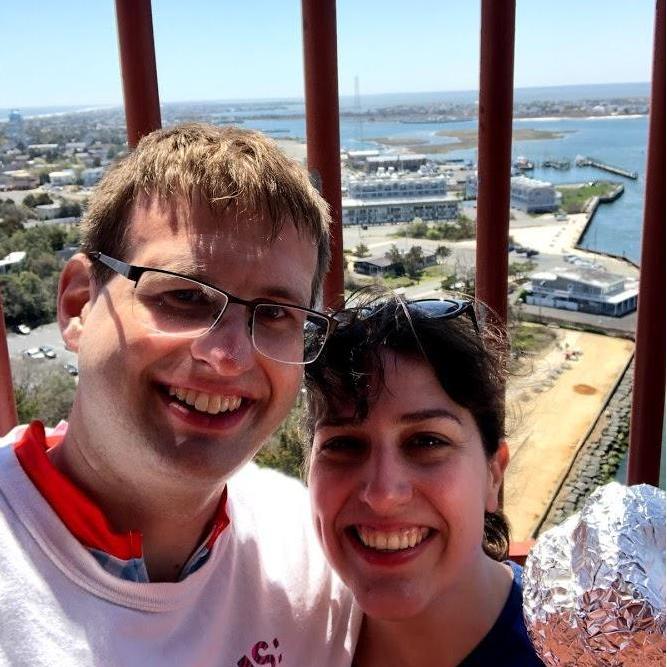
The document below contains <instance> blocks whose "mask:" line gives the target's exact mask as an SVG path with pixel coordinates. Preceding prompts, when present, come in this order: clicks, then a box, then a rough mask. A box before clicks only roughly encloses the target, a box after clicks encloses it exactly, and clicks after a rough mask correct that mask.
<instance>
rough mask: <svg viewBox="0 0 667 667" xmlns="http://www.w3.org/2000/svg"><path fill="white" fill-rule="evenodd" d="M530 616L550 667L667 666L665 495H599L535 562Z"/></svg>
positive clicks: (644, 489) (546, 536)
mask: <svg viewBox="0 0 667 667" xmlns="http://www.w3.org/2000/svg"><path fill="white" fill-rule="evenodd" d="M523 609H524V617H525V620H526V627H527V628H528V632H529V634H530V637H531V639H532V641H533V644H534V646H535V649H536V651H537V653H538V655H539V656H540V657H541V658H542V660H543V661H544V663H545V665H547V666H548V667H551V666H552V665H558V666H559V667H598V666H605V667H606V666H607V665H624V666H625V667H634V666H635V665H637V666H638V665H641V667H654V666H655V667H658V666H659V665H660V666H664V665H665V493H664V492H663V491H661V490H660V489H656V488H654V487H652V486H648V485H646V484H640V485H638V486H631V487H625V486H622V485H620V484H617V483H616V482H614V483H612V484H607V485H606V486H603V487H601V488H599V489H597V490H596V491H595V492H593V493H592V494H591V496H590V497H589V498H588V499H587V501H586V503H585V504H584V506H583V507H582V509H581V510H580V511H579V512H578V513H577V514H575V515H573V516H571V517H570V518H569V519H567V521H565V522H564V523H562V524H561V525H560V526H556V527H555V528H552V529H550V530H548V531H546V532H545V533H543V534H542V535H541V536H540V537H539V539H538V540H537V542H536V544H535V546H534V547H533V549H532V550H531V552H530V554H529V555H528V559H527V561H526V567H525V569H524V575H523Z"/></svg>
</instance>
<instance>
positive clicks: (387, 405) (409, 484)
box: [309, 353, 507, 620]
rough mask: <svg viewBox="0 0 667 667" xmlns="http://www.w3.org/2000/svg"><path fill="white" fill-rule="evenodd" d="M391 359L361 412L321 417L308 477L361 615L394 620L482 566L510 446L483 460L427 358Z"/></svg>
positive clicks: (471, 429)
mask: <svg viewBox="0 0 667 667" xmlns="http://www.w3.org/2000/svg"><path fill="white" fill-rule="evenodd" d="M384 362H385V385H386V387H385V388H384V389H383V390H382V392H381V393H380V395H379V396H378V398H377V400H376V401H375V402H374V403H372V404H371V406H370V408H371V409H370V412H369V414H368V417H367V418H366V419H365V420H364V421H363V422H360V423H355V422H354V421H352V419H351V416H352V410H349V411H348V412H342V413H340V414H334V415H330V416H329V420H328V421H327V422H325V421H320V422H319V423H317V424H316V427H315V438H314V443H313V452H312V457H311V464H310V472H309V484H310V492H311V497H312V503H313V515H314V520H315V525H316V529H317V531H318V534H319V536H320V540H321V541H322V545H323V547H324V550H325V552H326V555H327V558H328V559H329V561H330V563H331V564H332V566H333V567H334V568H335V569H336V570H337V571H338V573H339V574H340V576H341V578H342V579H343V580H344V581H345V583H346V584H347V585H348V586H349V587H350V588H351V589H352V591H353V593H354V595H355V597H356V599H357V602H358V603H359V605H360V606H361V608H362V609H363V610H364V612H365V613H366V614H368V615H369V616H371V617H373V618H385V619H396V620H398V619H402V618H409V617H411V616H414V615H416V614H418V613H420V612H421V611H426V610H427V609H428V608H429V606H430V605H431V604H434V603H437V602H438V601H442V597H441V596H442V595H443V594H445V593H447V592H454V591H456V590H457V588H458V589H461V590H465V588H466V586H467V585H468V584H467V583H466V582H468V581H469V579H470V578H471V577H474V576H475V573H476V572H477V573H479V571H480V567H481V564H482V563H483V562H484V559H486V558H487V557H486V556H485V555H484V552H483V550H482V536H483V529H484V511H485V510H487V511H494V510H495V509H497V505H498V489H499V486H500V482H501V480H502V474H503V471H504V469H505V467H506V465H507V447H506V445H505V444H504V443H501V446H500V447H499V449H498V452H497V453H496V454H495V455H494V456H493V457H492V458H491V459H490V460H489V459H487V457H486V455H485V452H484V449H483V446H482V440H481V437H480V434H479V431H478V429H477V426H476V424H475V421H474V419H473V416H472V414H471V413H470V412H469V411H468V410H466V409H464V408H462V407H461V406H460V405H458V404H457V403H454V401H452V399H451V398H449V396H448V395H447V394H446V393H445V391H444V390H443V388H442V387H441V385H440V383H439V382H438V380H437V379H436V377H435V374H434V373H433V371H432V370H431V367H430V366H429V365H428V364H427V363H426V362H424V361H421V360H415V359H411V358H408V357H402V356H397V355H395V354H392V353H387V354H386V355H385V357H384Z"/></svg>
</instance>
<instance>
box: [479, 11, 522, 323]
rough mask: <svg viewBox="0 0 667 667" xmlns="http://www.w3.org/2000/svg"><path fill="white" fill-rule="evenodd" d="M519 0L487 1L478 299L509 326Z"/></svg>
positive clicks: (482, 48) (483, 26)
mask: <svg viewBox="0 0 667 667" xmlns="http://www.w3.org/2000/svg"><path fill="white" fill-rule="evenodd" d="M514 16H515V2H514V0H482V21H481V45H480V77H479V121H478V122H479V140H478V141H479V144H478V165H477V175H478V186H477V257H476V268H475V295H476V297H477V298H478V299H480V300H481V301H483V302H484V303H486V304H487V305H488V306H490V307H491V308H492V310H493V311H495V312H496V314H497V315H498V318H499V320H500V322H501V323H505V322H506V321H507V243H508V239H509V206H510V163H511V158H512V99H513V79H514Z"/></svg>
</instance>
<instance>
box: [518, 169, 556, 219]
mask: <svg viewBox="0 0 667 667" xmlns="http://www.w3.org/2000/svg"><path fill="white" fill-rule="evenodd" d="M558 201H559V197H558V193H557V192H556V188H554V186H553V184H552V183H548V182H547V181H538V180H537V179H535V178H528V177H527V176H512V179H511V186H510V206H511V207H512V208H518V209H520V210H522V211H526V212H528V213H548V212H551V211H555V210H556V209H557V208H558Z"/></svg>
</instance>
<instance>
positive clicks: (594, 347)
mask: <svg viewBox="0 0 667 667" xmlns="http://www.w3.org/2000/svg"><path fill="white" fill-rule="evenodd" d="M572 350H579V351H580V352H581V355H580V356H579V357H578V359H570V360H567V359H566V354H567V353H569V352H571V351H572ZM633 352H634V344H633V343H632V341H629V340H625V339H620V338H612V337H610V336H602V335H598V334H592V333H586V332H581V331H574V330H564V329H561V330H559V331H558V341H557V343H556V344H554V345H553V346H551V347H550V348H549V349H547V350H546V351H545V352H543V353H542V354H541V355H539V357H536V358H535V359H534V361H533V366H534V368H533V372H532V373H531V374H530V376H528V377H526V378H517V379H513V380H511V381H510V384H509V387H508V395H507V400H508V414H510V415H512V413H513V411H514V410H517V411H518V412H519V416H518V424H517V425H516V426H515V427H514V428H513V429H511V433H510V437H509V439H508V442H509V446H510V453H511V461H510V465H509V468H508V470H507V473H506V475H505V505H504V510H505V512H506V514H507V515H508V517H509V519H510V523H511V526H512V538H513V539H514V540H518V541H521V540H525V539H528V538H530V537H531V536H532V535H533V532H534V530H535V529H536V528H537V526H538V524H539V522H540V519H541V518H542V517H543V515H544V513H545V512H546V511H547V510H548V508H549V504H550V502H551V500H552V498H553V496H554V495H555V494H556V492H557V491H558V488H559V486H560V483H561V481H562V479H563V477H564V475H565V474H566V473H567V471H568V469H569V466H570V463H571V461H572V458H573V457H574V456H575V455H576V453H577V451H578V449H579V447H580V446H581V444H582V443H583V441H584V439H585V437H586V434H587V433H588V431H589V429H590V428H591V427H592V426H593V424H595V422H596V421H597V419H598V417H599V415H600V412H601V411H602V410H603V409H604V407H605V405H606V402H607V400H608V398H609V395H610V393H611V392H612V391H613V389H614V387H615V386H616V383H617V381H618V380H619V378H620V377H621V375H622V374H623V372H624V371H625V368H626V367H627V365H628V363H629V361H630V359H631V357H632V354H633Z"/></svg>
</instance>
